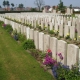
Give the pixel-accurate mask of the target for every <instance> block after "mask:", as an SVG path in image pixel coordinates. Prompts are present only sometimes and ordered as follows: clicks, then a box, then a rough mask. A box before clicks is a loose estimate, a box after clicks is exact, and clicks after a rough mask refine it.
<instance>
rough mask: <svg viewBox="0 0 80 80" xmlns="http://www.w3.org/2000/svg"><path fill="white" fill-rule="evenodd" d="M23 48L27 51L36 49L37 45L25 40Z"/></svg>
mask: <svg viewBox="0 0 80 80" xmlns="http://www.w3.org/2000/svg"><path fill="white" fill-rule="evenodd" d="M23 48H24V49H25V50H27V49H35V45H34V42H33V40H31V39H28V40H25V41H24V42H23Z"/></svg>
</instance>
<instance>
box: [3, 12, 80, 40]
mask: <svg viewBox="0 0 80 80" xmlns="http://www.w3.org/2000/svg"><path fill="white" fill-rule="evenodd" d="M3 16H4V17H7V18H9V19H12V20H17V21H19V22H21V23H25V24H31V25H32V26H33V28H36V27H37V26H38V25H41V28H42V29H43V28H45V27H46V28H47V29H48V28H49V29H50V30H54V31H55V32H57V31H58V32H59V34H58V35H59V36H61V37H66V36H67V34H69V36H70V38H71V39H73V40H74V39H75V38H76V40H80V18H75V17H73V18H72V17H70V18H69V17H65V16H69V15H58V14H54V15H53V14H50V13H46V14H42V13H39V14H38V13H10V14H9V13H8V14H5V15H3ZM63 16H64V17H63ZM5 22H6V21H5ZM76 31H77V35H76Z"/></svg>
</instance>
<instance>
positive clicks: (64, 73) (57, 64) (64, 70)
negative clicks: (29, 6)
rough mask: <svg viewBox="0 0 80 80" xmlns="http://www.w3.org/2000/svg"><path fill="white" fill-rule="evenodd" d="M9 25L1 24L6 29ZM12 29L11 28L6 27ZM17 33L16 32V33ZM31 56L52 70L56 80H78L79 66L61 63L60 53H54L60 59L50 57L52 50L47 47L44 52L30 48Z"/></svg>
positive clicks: (61, 56) (79, 76) (79, 74)
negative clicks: (70, 66)
mask: <svg viewBox="0 0 80 80" xmlns="http://www.w3.org/2000/svg"><path fill="white" fill-rule="evenodd" d="M7 27H8V28H10V27H11V26H8V25H6V24H3V28H4V29H5V30H7V29H8V28H7ZM9 30H12V29H11V28H10V29H8V32H9ZM16 34H17V33H16ZM29 52H30V53H31V55H32V56H34V57H35V59H36V60H38V61H39V62H40V63H41V64H43V65H45V66H46V68H47V69H50V70H52V73H53V75H54V77H55V79H57V80H79V79H80V72H79V67H77V66H74V65H73V66H72V68H71V69H70V68H69V66H67V65H63V64H62V63H61V62H62V60H63V59H64V57H63V55H62V53H57V54H56V55H57V56H58V57H59V59H60V61H57V60H56V59H54V58H52V51H51V50H50V49H48V50H47V51H46V52H45V53H44V54H43V53H42V52H40V51H38V50H36V49H30V51H29Z"/></svg>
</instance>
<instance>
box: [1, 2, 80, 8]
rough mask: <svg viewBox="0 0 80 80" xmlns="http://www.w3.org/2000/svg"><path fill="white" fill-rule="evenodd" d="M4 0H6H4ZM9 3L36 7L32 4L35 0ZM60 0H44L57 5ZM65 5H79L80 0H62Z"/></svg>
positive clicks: (47, 3) (46, 3)
mask: <svg viewBox="0 0 80 80" xmlns="http://www.w3.org/2000/svg"><path fill="white" fill-rule="evenodd" d="M3 1H4V0H0V5H1V6H2V7H3V5H2V4H3ZM5 1H6V0H5ZM8 1H9V2H10V3H14V5H15V6H18V4H20V3H23V4H24V6H25V7H36V6H35V5H34V1H35V0H8ZM59 1H60V0H44V2H45V5H50V6H54V5H58V4H59ZM62 1H63V3H64V5H65V6H69V5H70V4H72V6H77V7H80V0H62Z"/></svg>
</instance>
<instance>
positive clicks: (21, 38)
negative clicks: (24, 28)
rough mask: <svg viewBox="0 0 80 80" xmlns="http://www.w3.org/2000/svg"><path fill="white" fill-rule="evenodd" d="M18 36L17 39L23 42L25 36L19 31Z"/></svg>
mask: <svg viewBox="0 0 80 80" xmlns="http://www.w3.org/2000/svg"><path fill="white" fill-rule="evenodd" d="M18 36H19V41H20V42H24V41H25V40H26V36H25V35H23V34H21V33H18Z"/></svg>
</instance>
